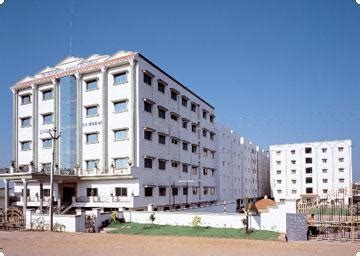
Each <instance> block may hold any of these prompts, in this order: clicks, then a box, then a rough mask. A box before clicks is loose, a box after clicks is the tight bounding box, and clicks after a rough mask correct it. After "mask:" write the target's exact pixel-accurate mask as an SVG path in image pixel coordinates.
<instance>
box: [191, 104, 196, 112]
mask: <svg viewBox="0 0 360 256" xmlns="http://www.w3.org/2000/svg"><path fill="white" fill-rule="evenodd" d="M191 111H192V112H196V104H195V103H191Z"/></svg>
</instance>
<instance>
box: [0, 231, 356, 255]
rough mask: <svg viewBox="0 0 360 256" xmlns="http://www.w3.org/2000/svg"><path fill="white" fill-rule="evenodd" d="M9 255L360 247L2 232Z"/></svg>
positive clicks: (320, 251) (333, 251)
mask: <svg viewBox="0 0 360 256" xmlns="http://www.w3.org/2000/svg"><path fill="white" fill-rule="evenodd" d="M0 248H2V249H0V252H1V251H2V252H4V253H5V255H8V256H10V255H11V256H13V255H73V256H82V255H136V256H141V255H147V256H150V255H160V256H161V255H166V256H173V255H174V256H177V255H179V256H180V255H181V256H183V255H201V256H203V255H216V256H220V255H276V256H281V255H291V256H297V255H326V256H330V255H343V256H346V255H355V253H356V252H357V250H360V243H349V242H347V243H340V242H327V241H322V242H318V241H309V242H289V243H285V242H279V241H255V240H237V239H214V238H197V237H162V236H135V235H120V234H87V233H50V232H0Z"/></svg>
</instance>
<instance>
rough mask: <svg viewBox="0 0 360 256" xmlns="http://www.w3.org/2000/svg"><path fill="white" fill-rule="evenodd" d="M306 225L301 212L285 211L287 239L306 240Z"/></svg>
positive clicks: (304, 217)
mask: <svg viewBox="0 0 360 256" xmlns="http://www.w3.org/2000/svg"><path fill="white" fill-rule="evenodd" d="M307 230H308V225H307V221H306V216H305V215H304V214H301V213H286V236H287V238H288V240H289V241H306V240H307Z"/></svg>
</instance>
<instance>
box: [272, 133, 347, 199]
mask: <svg viewBox="0 0 360 256" xmlns="http://www.w3.org/2000/svg"><path fill="white" fill-rule="evenodd" d="M270 170H271V172H270V181H271V191H272V194H273V196H274V198H275V201H277V202H279V201H284V200H285V199H296V200H300V199H301V200H302V201H304V202H309V201H327V202H331V201H332V200H334V201H335V202H336V201H337V202H345V204H347V203H348V201H349V200H348V199H349V195H350V189H351V184H352V162H351V140H336V141H322V142H309V143H297V144H285V145H272V146H270Z"/></svg>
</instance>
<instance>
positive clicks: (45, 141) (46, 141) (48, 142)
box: [42, 138, 52, 148]
mask: <svg viewBox="0 0 360 256" xmlns="http://www.w3.org/2000/svg"><path fill="white" fill-rule="evenodd" d="M42 147H43V148H51V147H52V139H50V138H47V139H42Z"/></svg>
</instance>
